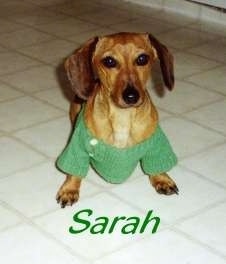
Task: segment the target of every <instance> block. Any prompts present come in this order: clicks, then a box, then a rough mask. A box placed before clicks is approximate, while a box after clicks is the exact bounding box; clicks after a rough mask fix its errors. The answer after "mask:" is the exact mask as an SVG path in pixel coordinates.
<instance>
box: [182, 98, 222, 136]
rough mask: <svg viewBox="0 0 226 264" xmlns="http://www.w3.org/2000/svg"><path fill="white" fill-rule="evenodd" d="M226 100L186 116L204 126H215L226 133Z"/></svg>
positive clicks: (215, 128) (217, 129) (214, 127)
mask: <svg viewBox="0 0 226 264" xmlns="http://www.w3.org/2000/svg"><path fill="white" fill-rule="evenodd" d="M225 110H226V100H223V101H220V102H216V103H212V104H209V105H208V106H204V107H202V108H200V109H198V110H195V111H192V112H190V113H188V114H186V115H185V116H186V117H187V118H189V119H190V120H194V121H195V122H198V123H199V124H202V125H203V126H206V127H210V128H213V129H214V130H216V131H219V132H221V133H224V134H225V135H226V115H225Z"/></svg>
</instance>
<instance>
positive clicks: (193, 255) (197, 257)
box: [94, 231, 225, 264]
mask: <svg viewBox="0 0 226 264" xmlns="http://www.w3.org/2000/svg"><path fill="white" fill-rule="evenodd" d="M150 260H151V262H154V263H155V264H162V263H167V262H169V263H194V264H198V263H201V262H204V263H206V264H212V263H218V264H223V263H225V260H224V259H222V258H220V257H218V256H215V255H214V254H212V253H211V252H209V251H208V250H207V249H205V248H203V247H201V246H199V245H197V244H195V243H193V242H192V241H189V240H188V239H186V238H184V237H182V236H180V235H178V234H177V233H174V232H172V231H165V232H161V233H159V234H155V235H154V236H153V237H151V238H148V239H145V240H143V241H141V242H137V243H135V244H133V245H132V246H130V247H128V248H125V249H122V250H120V251H118V252H115V253H113V254H111V255H110V256H107V257H104V258H102V259H100V260H99V261H96V262H94V264H104V263H108V264H113V263H119V264H122V263H143V264H149V263H150Z"/></svg>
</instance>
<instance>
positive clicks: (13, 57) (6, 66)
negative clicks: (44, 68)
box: [0, 52, 40, 75]
mask: <svg viewBox="0 0 226 264" xmlns="http://www.w3.org/2000/svg"><path fill="white" fill-rule="evenodd" d="M9 62H10V63H9ZM37 65H40V63H39V62H38V61H36V60H33V59H30V58H28V57H26V56H22V55H20V54H18V53H15V52H6V53H0V75H3V74H9V73H14V72H16V71H22V70H25V69H27V68H29V67H31V66H37Z"/></svg>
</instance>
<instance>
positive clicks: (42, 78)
mask: <svg viewBox="0 0 226 264" xmlns="http://www.w3.org/2000/svg"><path fill="white" fill-rule="evenodd" d="M0 79H1V80H3V81H4V82H6V83H8V84H10V85H11V86H13V87H15V88H17V89H19V90H21V91H23V92H26V93H33V92H37V91H41V90H46V89H49V88H55V87H58V82H57V77H56V70H55V68H53V67H50V66H46V65H42V66H38V67H32V68H31V69H28V70H25V71H21V72H17V73H13V74H8V75H4V76H1V77H0Z"/></svg>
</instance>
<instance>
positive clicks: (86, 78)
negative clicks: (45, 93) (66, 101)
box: [65, 33, 174, 108]
mask: <svg viewBox="0 0 226 264" xmlns="http://www.w3.org/2000/svg"><path fill="white" fill-rule="evenodd" d="M157 58H158V59H159V61H160V66H161V71H162V75H163V80H164V83H165V85H166V87H167V88H168V89H169V90H172V88H173V86H174V72H173V56H172V54H171V53H170V52H169V50H168V49H167V48H166V47H165V46H164V45H163V44H161V43H160V42H159V41H158V40H157V39H156V38H155V37H154V36H152V35H151V34H136V33H117V34H113V35H109V36H105V37H100V38H99V37H95V38H93V39H91V40H89V41H88V42H86V43H85V44H84V45H83V46H82V47H81V48H79V49H77V50H76V51H75V53H74V54H73V55H72V56H70V57H69V58H68V59H67V61H66V63H65V68H66V71H67V74H68V77H69V80H70V81H71V84H72V89H73V90H74V91H75V93H76V95H77V96H78V97H80V98H82V99H84V100H88V98H89V96H90V95H92V93H93V92H94V90H95V83H96V82H99V83H100V85H101V89H102V91H103V92H104V93H106V94H107V95H108V96H109V97H111V98H112V100H113V102H114V103H115V104H116V105H117V106H119V107H122V108H126V107H131V106H135V107H136V106H139V105H140V104H142V102H143V101H144V98H145V94H146V86H147V82H148V80H149V79H150V76H151V70H152V66H153V64H154V61H155V60H156V59H157Z"/></svg>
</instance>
